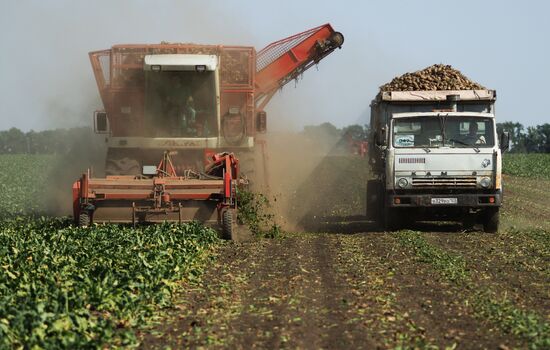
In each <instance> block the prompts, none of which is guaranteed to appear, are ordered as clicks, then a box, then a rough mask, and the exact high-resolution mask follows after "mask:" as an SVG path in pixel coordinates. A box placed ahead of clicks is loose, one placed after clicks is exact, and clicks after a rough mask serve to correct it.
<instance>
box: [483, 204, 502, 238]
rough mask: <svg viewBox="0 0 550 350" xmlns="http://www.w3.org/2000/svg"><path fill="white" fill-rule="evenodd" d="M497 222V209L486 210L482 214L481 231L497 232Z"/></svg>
mask: <svg viewBox="0 0 550 350" xmlns="http://www.w3.org/2000/svg"><path fill="white" fill-rule="evenodd" d="M499 221H500V215H499V208H498V207H496V208H487V209H486V210H485V212H484V213H483V231H485V232H488V233H496V232H498V226H499Z"/></svg>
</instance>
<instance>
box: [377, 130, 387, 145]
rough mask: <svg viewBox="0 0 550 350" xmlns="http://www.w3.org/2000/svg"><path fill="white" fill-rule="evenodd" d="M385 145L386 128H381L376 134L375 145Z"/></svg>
mask: <svg viewBox="0 0 550 350" xmlns="http://www.w3.org/2000/svg"><path fill="white" fill-rule="evenodd" d="M385 144H386V128H385V127H384V128H381V129H380V131H377V132H376V145H377V146H384V145H385Z"/></svg>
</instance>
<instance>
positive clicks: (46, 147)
mask: <svg viewBox="0 0 550 350" xmlns="http://www.w3.org/2000/svg"><path fill="white" fill-rule="evenodd" d="M98 143H99V140H98V137H97V135H96V134H94V132H93V130H92V129H91V128H89V127H80V128H72V129H54V130H44V131H33V130H31V131H29V132H23V131H21V130H19V129H17V128H11V129H9V130H5V131H0V154H22V153H24V154H68V153H69V152H71V150H73V149H74V148H75V147H79V148H86V147H90V149H91V148H96V147H97V146H98Z"/></svg>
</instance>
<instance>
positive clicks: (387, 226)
mask: <svg viewBox="0 0 550 350" xmlns="http://www.w3.org/2000/svg"><path fill="white" fill-rule="evenodd" d="M397 214H398V213H397V209H395V208H392V207H384V221H383V224H384V225H383V228H384V230H385V231H395V230H398V229H399V228H400V227H401V224H402V223H401V219H400V218H399V215H397Z"/></svg>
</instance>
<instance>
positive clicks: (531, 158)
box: [502, 153, 550, 180]
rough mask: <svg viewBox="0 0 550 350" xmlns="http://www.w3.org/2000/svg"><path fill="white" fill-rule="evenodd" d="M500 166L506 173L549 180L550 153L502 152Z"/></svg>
mask: <svg viewBox="0 0 550 350" xmlns="http://www.w3.org/2000/svg"><path fill="white" fill-rule="evenodd" d="M502 168H503V172H504V173H505V174H508V175H514V176H521V177H531V178H536V179H545V180H550V154H548V153H529V154H524V153H510V154H509V153H507V154H504V157H503V162H502Z"/></svg>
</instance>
